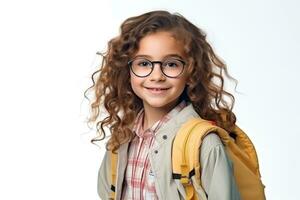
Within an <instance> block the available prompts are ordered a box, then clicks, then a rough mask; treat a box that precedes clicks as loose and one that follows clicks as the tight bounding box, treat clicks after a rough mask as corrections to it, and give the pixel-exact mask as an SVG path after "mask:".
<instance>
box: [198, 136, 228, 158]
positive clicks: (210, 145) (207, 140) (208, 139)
mask: <svg viewBox="0 0 300 200" xmlns="http://www.w3.org/2000/svg"><path fill="white" fill-rule="evenodd" d="M216 150H218V151H220V150H221V151H224V145H223V143H222V141H221V139H220V137H219V135H218V134H217V133H215V132H212V133H210V134H208V135H207V136H205V137H204V139H203V141H202V144H201V146H200V153H201V158H204V157H207V156H208V155H209V153H210V152H213V151H216Z"/></svg>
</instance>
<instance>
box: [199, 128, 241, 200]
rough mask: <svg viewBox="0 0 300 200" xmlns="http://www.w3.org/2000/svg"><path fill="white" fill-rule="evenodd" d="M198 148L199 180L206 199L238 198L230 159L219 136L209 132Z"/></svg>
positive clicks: (224, 199) (232, 199) (230, 199)
mask: <svg viewBox="0 0 300 200" xmlns="http://www.w3.org/2000/svg"><path fill="white" fill-rule="evenodd" d="M200 148H201V149H200V166H201V182H202V186H203V189H204V190H205V192H206V194H207V196H208V200H240V195H239V191H238V187H237V185H236V182H235V178H234V175H233V166H232V161H231V160H230V159H229V156H228V155H227V153H226V151H225V148H224V145H223V143H222V142H221V139H220V138H219V136H218V135H217V134H215V133H210V134H209V135H207V136H206V137H205V138H204V139H203V142H202V145H201V147H200Z"/></svg>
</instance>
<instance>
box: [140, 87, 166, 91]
mask: <svg viewBox="0 0 300 200" xmlns="http://www.w3.org/2000/svg"><path fill="white" fill-rule="evenodd" d="M145 88H146V89H148V90H152V91H164V90H168V89H170V88H154V87H153V88H152V87H145Z"/></svg>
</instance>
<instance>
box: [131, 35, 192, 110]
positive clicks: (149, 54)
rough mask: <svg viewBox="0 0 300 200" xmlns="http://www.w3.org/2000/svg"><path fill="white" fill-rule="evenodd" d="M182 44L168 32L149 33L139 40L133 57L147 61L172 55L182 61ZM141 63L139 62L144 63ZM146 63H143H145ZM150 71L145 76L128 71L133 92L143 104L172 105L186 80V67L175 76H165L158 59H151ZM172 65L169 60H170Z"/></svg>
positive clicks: (167, 107)
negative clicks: (151, 67)
mask: <svg viewBox="0 0 300 200" xmlns="http://www.w3.org/2000/svg"><path fill="white" fill-rule="evenodd" d="M184 55H185V54H184V50H183V45H182V43H181V42H179V41H178V40H176V39H175V38H174V37H172V35H171V34H170V33H169V32H165V31H161V32H157V33H151V34H149V35H147V36H145V37H144V38H142V39H141V40H140V43H139V50H138V52H137V53H136V54H135V55H134V57H133V58H146V59H147V60H149V61H162V60H166V59H167V58H176V59H180V60H183V61H186V60H185V57H184ZM144 65H145V63H142V66H144ZM146 66H147V64H146ZM153 66H154V68H153V71H152V72H151V74H150V75H149V76H147V77H142V78H141V77H138V76H136V75H135V74H134V73H133V72H132V71H130V83H131V87H132V89H133V91H134V93H135V94H136V95H137V96H138V97H139V98H140V99H142V101H143V104H144V108H146V107H147V108H149V109H151V108H160V109H165V110H170V109H172V108H173V107H174V106H175V105H176V103H177V101H178V98H179V96H180V95H181V94H182V92H183V90H184V88H185V85H186V80H187V75H186V67H187V64H185V66H184V68H183V69H184V71H183V72H182V73H181V74H180V75H179V76H178V77H176V78H169V77H167V76H165V75H164V74H163V73H162V71H161V68H160V64H159V63H155V64H154V65H153ZM170 66H172V64H170Z"/></svg>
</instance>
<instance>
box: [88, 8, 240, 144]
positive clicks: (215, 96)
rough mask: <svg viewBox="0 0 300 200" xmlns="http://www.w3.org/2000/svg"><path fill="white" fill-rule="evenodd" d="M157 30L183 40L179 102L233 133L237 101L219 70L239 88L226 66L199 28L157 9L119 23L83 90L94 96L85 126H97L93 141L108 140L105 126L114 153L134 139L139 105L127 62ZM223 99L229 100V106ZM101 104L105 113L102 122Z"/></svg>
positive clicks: (140, 101) (178, 15) (175, 15)
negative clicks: (184, 68) (183, 65)
mask: <svg viewBox="0 0 300 200" xmlns="http://www.w3.org/2000/svg"><path fill="white" fill-rule="evenodd" d="M158 31H168V32H170V33H172V34H173V35H174V37H176V39H178V40H181V41H182V42H183V44H184V46H183V48H184V51H185V53H186V55H187V56H188V62H189V66H190V67H189V68H188V73H189V76H188V77H189V78H188V80H187V85H186V87H185V90H184V92H183V93H182V95H181V96H180V98H181V99H185V100H186V101H188V102H191V103H192V105H193V107H194V109H195V110H196V112H197V113H198V114H199V115H200V117H202V118H203V119H207V120H212V121H215V122H216V124H217V125H218V126H220V127H222V128H224V129H225V130H227V131H229V132H231V131H232V130H233V127H234V125H235V122H236V117H235V114H234V113H233V112H232V109H233V105H234V101H235V99H234V96H233V95H232V94H230V93H229V92H226V91H225V90H224V77H223V71H224V72H225V75H226V76H227V77H229V78H230V79H232V80H234V81H235V83H236V85H237V81H236V79H234V78H232V77H231V76H230V75H229V74H228V71H227V67H226V64H225V63H224V62H222V60H221V59H220V58H219V57H218V56H217V55H216V54H215V53H214V51H213V49H212V47H211V46H210V44H209V43H208V42H207V40H206V33H205V32H204V31H203V30H201V29H200V28H198V27H197V26H195V25H194V24H192V23H191V22H189V21H188V20H187V19H185V18H184V17H183V16H182V15H180V14H178V13H174V14H171V13H169V12H168V11H163V10H158V11H152V12H147V13H144V14H142V15H139V16H134V17H130V18H128V19H126V20H125V21H124V22H123V23H122V24H121V33H120V35H118V36H117V37H115V38H113V39H111V40H110V41H109V42H108V49H107V51H106V52H104V53H100V55H101V56H102V58H103V60H102V63H101V65H100V68H99V69H98V70H97V71H95V72H94V73H93V74H92V77H91V79H92V81H93V85H92V86H91V87H89V88H88V89H87V90H86V91H85V94H86V92H87V91H88V90H90V89H92V91H93V94H94V99H93V101H92V102H91V116H90V118H89V119H88V123H90V122H96V128H97V134H98V137H95V138H94V139H92V142H95V141H100V140H103V139H104V138H105V137H106V132H105V130H104V127H107V128H109V130H110V133H111V136H110V138H109V140H108V142H107V144H106V149H108V150H117V149H118V148H119V146H120V145H121V144H123V143H125V142H128V141H130V140H131V138H132V137H133V136H134V135H133V132H132V131H131V128H132V125H133V122H134V119H135V117H136V115H137V113H138V112H139V110H140V109H141V108H142V106H143V104H142V100H141V99H140V98H139V97H138V96H136V95H135V93H134V92H133V90H132V88H131V85H130V81H129V79H130V71H129V67H128V65H127V63H128V61H129V60H130V58H131V57H132V56H133V55H134V53H136V52H137V51H138V45H139V41H140V40H141V38H143V37H145V36H146V35H148V34H151V33H155V32H158ZM217 82H218V83H217ZM225 97H228V98H229V102H228V101H226V100H225ZM101 106H104V108H103V107H102V108H103V109H105V111H106V112H107V113H108V115H107V116H106V117H105V118H104V119H101V120H100V119H98V117H99V114H100V111H101V109H100V108H101Z"/></svg>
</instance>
